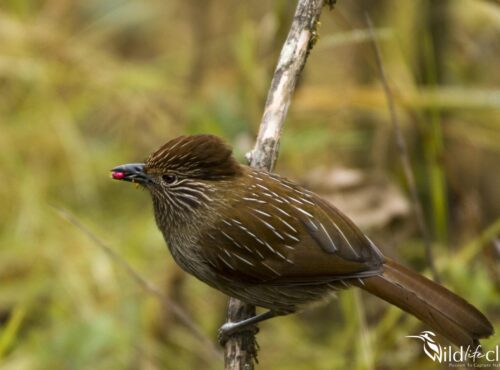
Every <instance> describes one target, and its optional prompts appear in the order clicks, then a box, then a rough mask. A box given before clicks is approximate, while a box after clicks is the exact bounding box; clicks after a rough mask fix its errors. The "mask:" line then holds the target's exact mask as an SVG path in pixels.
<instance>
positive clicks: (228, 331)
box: [217, 322, 259, 346]
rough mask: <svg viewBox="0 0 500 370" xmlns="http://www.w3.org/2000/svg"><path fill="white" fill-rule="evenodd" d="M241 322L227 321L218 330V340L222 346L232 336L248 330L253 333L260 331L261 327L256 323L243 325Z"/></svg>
mask: <svg viewBox="0 0 500 370" xmlns="http://www.w3.org/2000/svg"><path fill="white" fill-rule="evenodd" d="M241 324H242V323H240V322H226V323H225V324H224V325H222V326H221V327H220V328H219V330H218V332H217V340H218V342H219V343H220V345H221V346H224V345H225V344H226V342H227V341H228V340H229V338H230V337H231V336H233V335H234V334H238V333H243V332H246V331H249V332H251V333H252V334H253V335H255V334H257V333H258V332H259V328H257V326H255V325H241Z"/></svg>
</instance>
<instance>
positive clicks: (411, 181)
mask: <svg viewBox="0 0 500 370" xmlns="http://www.w3.org/2000/svg"><path fill="white" fill-rule="evenodd" d="M366 21H367V23H368V27H369V29H370V34H371V39H372V42H373V47H374V50H375V56H376V60H377V67H378V70H379V73H380V79H381V80H382V85H383V87H384V92H385V96H386V98H387V106H388V109H389V113H390V115H391V122H392V128H393V130H394V135H395V139H396V145H397V147H398V150H399V158H400V159H401V165H402V167H403V171H404V174H405V178H406V182H407V185H408V189H409V191H410V197H411V200H412V204H413V211H414V213H415V219H416V220H417V225H418V228H419V230H420V233H421V234H422V237H423V239H424V250H425V259H426V261H427V265H428V266H429V268H430V270H431V273H432V277H433V278H434V280H435V281H439V274H438V272H437V270H436V266H435V263H434V257H433V253H432V247H431V238H430V234H429V227H428V225H427V222H426V220H425V217H424V212H423V208H422V203H421V202H420V199H419V197H418V192H417V186H416V183H415V176H414V175H413V171H412V169H411V164H410V157H409V155H408V149H407V147H406V141H405V138H404V136H403V133H402V131H401V127H400V125H399V121H398V117H397V115H396V108H395V105H394V98H393V95H392V92H391V88H390V86H389V83H388V82H387V77H386V74H385V68H384V63H383V60H382V53H381V52H380V48H379V45H378V42H377V39H376V38H375V35H374V32H373V24H372V21H371V19H370V16H369V15H368V14H366Z"/></svg>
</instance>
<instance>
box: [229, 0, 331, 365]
mask: <svg viewBox="0 0 500 370" xmlns="http://www.w3.org/2000/svg"><path fill="white" fill-rule="evenodd" d="M324 3H325V1H324V0H299V1H298V4H297V8H296V10H295V15H294V18H293V21H292V25H291V27H290V31H289V33H288V37H287V39H286V41H285V44H284V45H283V48H282V49H281V54H280V57H279V60H278V64H277V66H276V70H275V72H274V76H273V80H272V82H271V87H270V89H269V93H268V96H267V100H266V105H265V108H264V114H263V117H262V121H261V124H260V129H259V135H258V137H257V142H256V144H255V147H254V149H253V150H252V151H251V152H249V153H248V154H247V159H248V161H249V163H250V165H251V166H252V167H255V168H260V169H265V170H267V171H272V170H273V168H274V164H275V163H276V159H277V157H278V149H279V140H280V136H281V131H282V128H283V124H284V122H285V118H286V114H287V112H288V107H289V106H290V102H291V100H292V95H293V92H294V90H295V86H296V84H297V80H298V79H299V76H300V73H301V72H302V69H303V68H304V65H305V63H306V60H307V57H308V55H309V53H310V51H311V49H312V47H313V46H314V44H315V42H316V40H317V33H316V32H317V30H316V28H317V26H318V21H319V16H320V14H321V9H322V7H323V5H324ZM326 3H327V4H328V5H330V6H332V5H333V1H331V0H327V1H326ZM254 315H255V307H254V306H252V305H248V304H246V303H243V302H241V301H239V300H237V299H234V298H231V299H230V301H229V306H228V313H227V321H228V322H237V321H241V320H244V319H246V318H249V317H252V316H254ZM256 346H257V345H256V341H255V332H252V331H246V332H243V333H239V334H235V335H233V336H232V337H231V338H230V339H229V340H228V341H227V342H226V344H225V356H224V361H225V368H226V369H231V370H243V369H244V370H251V369H253V368H254V361H256V360H257V356H256V355H257V350H256V348H257V347H256Z"/></svg>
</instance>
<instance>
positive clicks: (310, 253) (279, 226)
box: [199, 172, 383, 284]
mask: <svg viewBox="0 0 500 370" xmlns="http://www.w3.org/2000/svg"><path fill="white" fill-rule="evenodd" d="M251 176H253V179H254V180H255V181H254V182H252V184H251V185H249V186H248V187H247V188H246V189H245V196H244V197H242V198H240V199H238V200H235V201H234V202H233V204H232V207H231V208H230V209H229V210H226V211H225V217H224V219H222V220H221V221H219V222H218V223H217V224H215V225H214V226H212V227H210V228H207V229H206V230H204V231H203V233H202V237H201V238H200V241H199V242H200V243H202V244H203V248H202V250H203V251H204V253H205V257H206V259H207V261H208V262H209V263H210V264H211V265H212V266H213V267H214V268H216V269H217V271H218V273H220V274H221V275H222V276H225V277H227V278H228V279H238V280H244V281H245V282H248V283H261V282H266V283H274V284H285V283H286V284H291V283H293V284H315V283H324V282H328V281H335V280H343V279H349V278H360V277H366V276H372V275H376V274H379V273H380V272H381V268H382V263H383V256H382V254H381V253H380V252H379V251H378V249H377V248H376V247H375V246H374V245H373V243H372V242H371V241H370V240H369V239H368V238H367V237H366V236H365V235H364V234H363V233H362V232H361V231H360V230H359V229H358V228H357V227H356V226H355V225H354V224H353V223H352V222H351V221H350V220H349V219H348V218H347V217H346V216H344V215H343V214H342V213H341V212H340V211H339V210H337V209H336V208H335V207H333V206H332V205H331V204H329V203H328V202H326V201H325V200H323V199H321V198H320V197H319V196H317V195H315V194H313V193H311V192H309V191H307V190H305V189H303V188H302V187H300V186H298V185H296V184H294V183H293V182H290V181H288V180H285V179H283V178H281V177H279V176H276V175H273V174H267V173H263V172H253V173H252V175H251Z"/></svg>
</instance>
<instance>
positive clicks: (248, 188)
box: [112, 135, 493, 346]
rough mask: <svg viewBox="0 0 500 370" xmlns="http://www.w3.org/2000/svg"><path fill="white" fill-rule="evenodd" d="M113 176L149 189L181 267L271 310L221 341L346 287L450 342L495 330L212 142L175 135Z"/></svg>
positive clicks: (337, 215) (307, 198) (311, 201)
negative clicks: (367, 294) (394, 309)
mask: <svg viewBox="0 0 500 370" xmlns="http://www.w3.org/2000/svg"><path fill="white" fill-rule="evenodd" d="M112 177H113V178H114V179H117V180H124V181H131V182H135V183H138V184H140V185H142V186H143V187H145V188H146V189H148V190H149V192H150V193H151V196H152V198H153V206H154V214H155V219H156V224H157V225H158V228H159V229H160V231H161V232H162V233H163V236H164V238H165V241H166V242H167V245H168V248H169V249H170V252H171V253H172V256H173V258H174V260H175V261H176V262H177V263H178V264H179V266H180V267H181V268H182V269H184V270H185V271H187V272H188V273H190V274H192V275H194V276H195V277H197V278H198V279H200V280H201V281H203V282H205V283H207V284H208V285H210V286H211V287H214V288H216V289H218V290H220V291H222V292H224V293H226V294H227V295H229V296H232V297H235V298H238V299H240V300H242V301H245V302H247V303H250V304H253V305H256V306H261V307H265V308H268V309H269V311H267V312H265V313H263V314H260V315H257V316H255V317H253V318H250V319H247V320H244V321H241V322H238V323H227V324H225V325H223V327H222V328H221V330H220V335H221V337H224V338H225V337H227V336H228V335H230V334H232V333H234V332H236V331H239V330H241V329H242V328H244V327H247V326H248V325H251V324H255V323H257V322H259V321H262V320H265V319H268V318H271V317H273V316H277V315H285V314H289V313H292V312H295V311H297V310H299V309H301V308H303V307H304V306H306V305H307V304H309V303H311V302H314V301H317V300H320V299H322V298H324V297H325V296H327V295H329V294H330V293H331V292H332V291H335V290H339V289H345V288H349V287H350V286H357V287H359V288H361V289H363V290H365V291H367V292H370V293H372V294H374V295H376V296H377V297H379V298H381V299H383V300H385V301H387V302H389V303H391V304H393V305H396V306H398V307H400V308H401V309H403V310H405V311H406V312H409V313H410V314H412V315H414V316H416V317H417V318H418V319H420V320H421V321H423V322H424V323H426V324H427V325H429V326H430V327H431V328H432V329H433V330H435V331H436V332H437V333H439V334H441V335H443V336H444V337H446V338H447V339H449V340H450V341H451V342H453V343H455V344H456V345H464V346H466V345H477V344H478V339H479V338H485V337H488V336H490V335H491V334H492V333H493V327H492V325H491V323H490V322H489V321H488V319H487V318H486V317H485V316H484V315H483V314H482V313H481V312H479V310H477V309H476V308H475V307H473V306H472V305H471V304H469V303H468V302H467V301H465V300H464V299H463V298H461V297H459V296H457V295H456V294H454V293H452V292H450V291H449V290H447V289H446V288H444V287H442V286H440V285H438V284H436V283H434V282H432V281H431V280H429V279H427V278H425V277H424V276H422V275H419V274H418V273H416V272H413V271H411V270H409V269H407V268H405V267H403V266H402V265H400V264H398V263H397V262H395V261H392V260H390V259H389V258H387V257H384V255H383V254H382V253H381V252H380V250H379V249H378V248H377V246H375V244H374V243H373V242H372V241H371V240H370V239H369V238H368V237H367V236H366V235H364V234H363V233H362V232H361V231H360V230H359V229H358V228H357V227H356V225H354V223H353V222H352V221H350V220H349V219H348V218H347V217H346V216H345V215H344V214H342V213H341V212H340V211H339V210H338V209H336V208H335V207H334V206H333V205H331V204H330V203H328V202H327V201H325V200H324V199H322V198H321V197H319V196H318V195H316V194H314V193H312V192H310V191H308V190H306V189H304V188H303V187H301V186H299V185H297V184H295V183H294V182H292V181H289V180H287V179H285V178H283V177H280V176H278V175H276V174H272V173H268V172H265V171H261V170H257V169H253V168H250V167H248V166H244V165H241V164H239V163H238V162H237V161H236V160H235V159H234V157H233V156H232V151H231V148H230V147H228V146H227V145H226V144H225V143H224V142H223V141H222V140H221V139H219V138H218V137H215V136H211V135H194V136H181V137H178V138H176V139H173V140H171V141H169V142H167V143H166V144H165V145H163V146H162V147H161V148H160V149H158V150H157V151H155V152H154V153H153V154H151V155H150V156H149V158H148V159H147V160H146V162H145V163H134V164H126V165H122V166H118V167H116V168H114V169H113V170H112Z"/></svg>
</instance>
